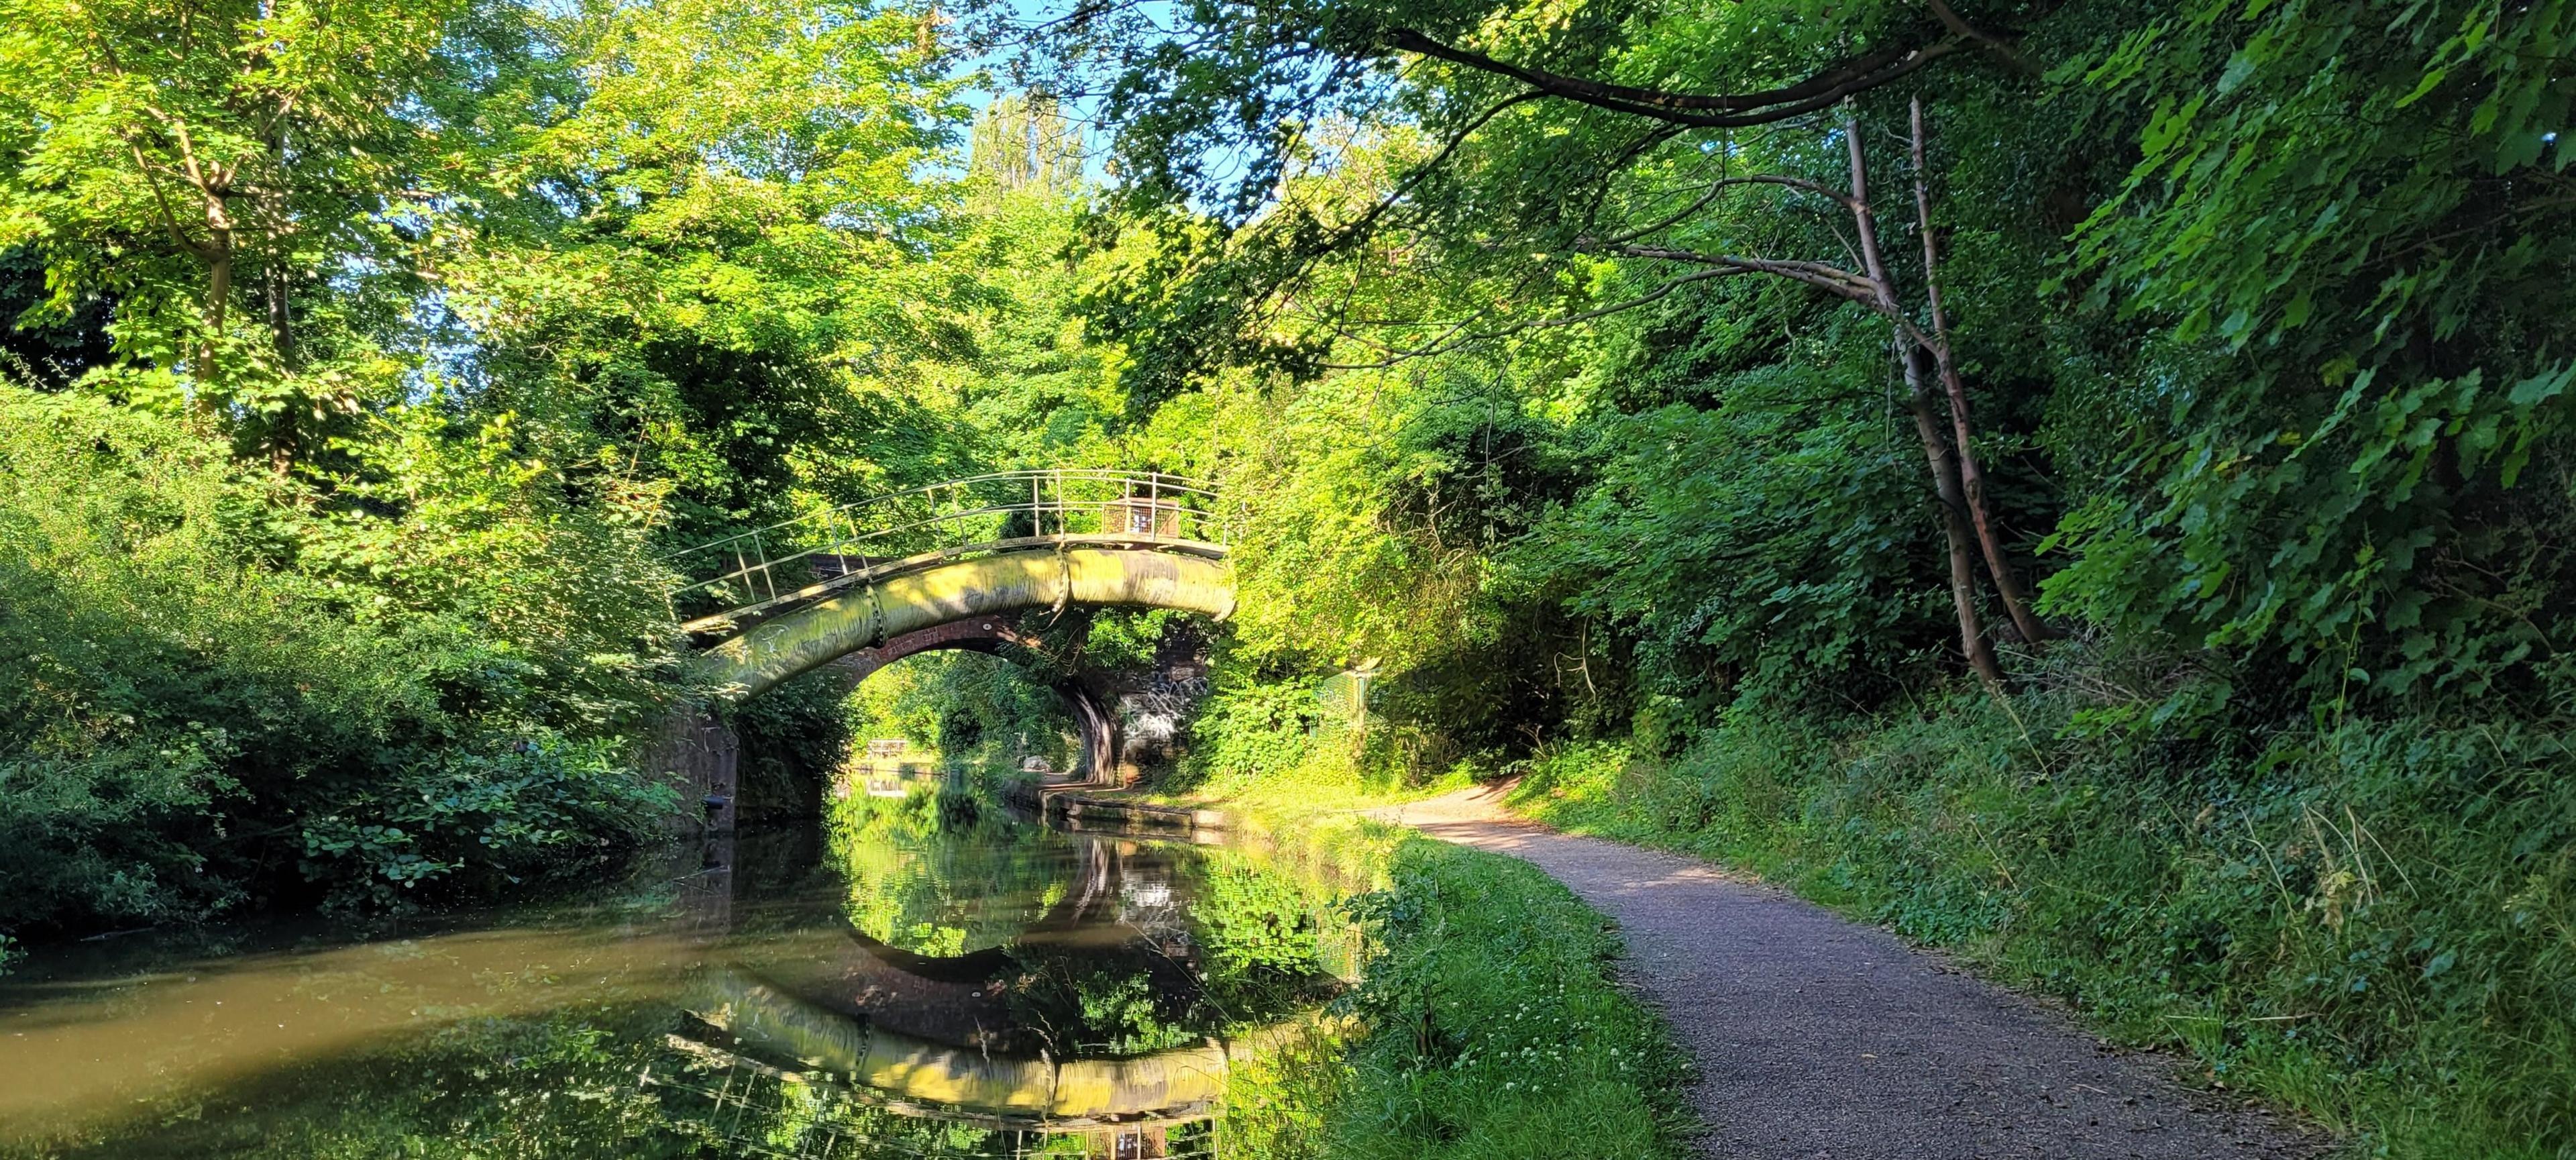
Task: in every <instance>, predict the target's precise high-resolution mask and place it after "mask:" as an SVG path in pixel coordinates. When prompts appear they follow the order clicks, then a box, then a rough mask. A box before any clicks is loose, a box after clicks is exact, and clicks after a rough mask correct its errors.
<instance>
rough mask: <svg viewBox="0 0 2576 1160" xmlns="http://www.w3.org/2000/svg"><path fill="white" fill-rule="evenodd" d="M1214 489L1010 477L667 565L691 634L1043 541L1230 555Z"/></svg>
mask: <svg viewBox="0 0 2576 1160" xmlns="http://www.w3.org/2000/svg"><path fill="white" fill-rule="evenodd" d="M1229 522H1230V521H1228V520H1227V519H1226V518H1225V516H1224V514H1223V513H1221V512H1220V510H1219V508H1218V504H1217V493H1216V491H1215V489H1213V488H1212V487H1210V486H1209V485H1207V484H1205V483H1203V482H1200V481H1198V480H1193V479H1189V478H1186V477H1184V476H1178V475H1168V474H1164V473H1162V472H1155V471H1111V470H1106V469H1092V468H1064V469H1049V470H1043V471H1002V472H994V473H992V474H989V475H977V476H970V477H967V478H965V479H953V480H949V481H947V482H944V483H935V484H931V485H930V486H928V487H916V488H912V489H909V490H906V491H897V492H889V493H887V494H884V495H878V496H871V497H869V498H867V499H863V500H860V501H858V502H857V503H850V504H843V505H841V506H839V507H834V508H826V509H823V510H821V511H817V512H814V513H812V514H809V515H805V516H800V517H798V518H796V519H793V520H789V521H786V522H785V523H779V524H773V525H770V526H769V527H765V528H758V529H754V530H752V531H748V532H742V533H738V534H736V535H731V536H727V537H725V538H723V539H720V540H715V541H711V542H709V543H704V544H699V545H697V546H695V547H691V548H684V549H681V550H680V551H678V552H674V553H672V554H671V555H669V556H667V557H665V558H664V562H665V563H666V564H667V565H669V566H670V568H671V570H672V571H674V572H676V573H678V574H679V575H680V576H681V577H683V580H682V582H681V583H680V584H679V585H678V586H676V587H674V588H673V589H672V590H671V592H670V598H671V611H672V614H673V616H674V617H675V618H677V619H679V620H680V621H681V622H682V627H684V628H687V629H689V630H690V631H693V632H694V631H703V630H705V629H708V628H712V627H720V626H722V625H724V624H727V623H730V622H733V621H735V620H737V619H739V618H742V617H746V616H750V615H754V614H758V613H763V612H773V611H777V610H779V609H781V608H784V607H787V606H791V605H794V604H798V603H802V602H804V601H807V600H811V599H816V598H819V597H821V596H823V595H827V594H829V593H831V592H835V591H839V590H841V589H844V588H847V587H850V586H852V585H854V584H861V583H866V582H868V581H870V580H873V579H874V578H876V577H880V576H883V575H886V574H888V573H890V572H893V571H900V570H902V569H903V568H906V567H911V566H917V565H920V564H923V563H929V562H936V561H939V560H945V559H952V558H955V557H957V556H959V555H964V554H968V553H973V552H977V551H984V550H1001V549H1006V548H1013V547H1025V546H1034V545H1037V544H1064V543H1083V542H1099V543H1116V544H1121V545H1129V546H1145V547H1172V548H1178V549H1183V550H1189V551H1195V552H1199V553H1202V554H1212V555H1221V554H1223V552H1224V550H1225V547H1226V543H1227V534H1228V524H1229Z"/></svg>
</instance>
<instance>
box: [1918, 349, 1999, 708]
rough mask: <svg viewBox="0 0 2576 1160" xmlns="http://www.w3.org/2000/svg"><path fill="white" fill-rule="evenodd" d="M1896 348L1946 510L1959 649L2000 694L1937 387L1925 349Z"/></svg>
mask: <svg viewBox="0 0 2576 1160" xmlns="http://www.w3.org/2000/svg"><path fill="white" fill-rule="evenodd" d="M1895 348H1896V361H1897V364H1898V365H1899V366H1900V367H1902V368H1903V369H1904V371H1905V410H1906V413H1907V414H1909V415H1911V416H1913V418H1914V431H1915V433H1916V434H1917V435H1920V436H1921V437H1922V439H1923V459H1924V462H1925V464H1926V465H1927V466H1928V467H1930V469H1931V471H1932V494H1933V497H1934V500H1935V501H1936V502H1937V503H1938V505H1939V506H1940V508H1941V535H1942V538H1943V540H1944V541H1945V542H1946V543H1947V545H1948V547H1949V556H1950V603H1951V605H1952V606H1953V608H1955V609H1956V611H1957V612H1958V616H1959V648H1960V650H1961V651H1962V652H1964V653H1966V654H1967V657H1968V667H1970V668H1972V669H1975V670H1976V671H1977V677H1978V679H1979V680H1982V681H1984V682H1985V683H1986V687H1987V688H1989V689H1993V690H1996V691H1997V692H1998V693H1999V694H2000V692H2001V690H2002V689H2003V683H2004V669H2003V665H2002V664H2001V663H2000V662H1998V661H1997V660H1996V659H1995V650H1994V646H1993V645H1992V644H1991V643H1989V642H1988V641H1987V640H1986V633H1985V629H1984V628H1983V627H1982V626H1981V625H1980V624H1979V623H1978V620H1977V564H1976V558H1975V556H1974V554H1973V553H1971V552H1970V551H1969V549H1968V541H1969V539H1970V538H1971V536H1972V535H1973V533H1972V532H1971V531H1970V529H1969V527H1968V521H1967V518H1966V517H1965V516H1964V515H1962V514H1961V511H1962V509H1963V508H1965V506H1966V504H1965V502H1964V497H1963V496H1962V494H1961V492H1962V491H1963V489H1962V488H1961V486H1960V482H1959V471H1958V465H1957V464H1956V463H1955V462H1954V461H1953V460H1952V459H1951V458H1950V446H1949V440H1948V438H1947V437H1946V436H1944V435H1943V434H1942V432H1941V419H1940V416H1938V415H1935V414H1933V411H1934V409H1935V408H1934V407H1933V405H1932V389H1931V387H1930V385H1929V384H1927V383H1925V382H1924V381H1923V378H1924V375H1923V362H1924V354H1923V351H1922V348H1920V347H1917V346H1915V345H1913V344H1912V343H1909V342H1906V341H1905V340H1903V339H1901V338H1900V339H1898V340H1897V341H1896V344H1895Z"/></svg>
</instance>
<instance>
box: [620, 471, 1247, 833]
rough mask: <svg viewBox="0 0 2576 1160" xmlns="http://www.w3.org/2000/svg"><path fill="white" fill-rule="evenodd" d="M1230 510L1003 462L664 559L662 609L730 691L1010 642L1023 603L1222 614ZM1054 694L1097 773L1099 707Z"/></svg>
mask: <svg viewBox="0 0 2576 1160" xmlns="http://www.w3.org/2000/svg"><path fill="white" fill-rule="evenodd" d="M1231 523H1232V521H1230V520H1229V519H1228V518H1227V513H1226V512H1225V511H1224V510H1223V509H1222V507H1221V506H1220V504H1219V502H1218V496H1217V494H1216V492H1215V490H1214V489H1213V488H1211V487H1209V486H1208V485H1207V484H1205V483H1201V482H1199V481H1196V480H1191V479H1188V478H1185V477H1182V476H1176V475H1169V474H1164V473H1161V472H1137V471H1112V470H1104V469H1072V468H1067V469H1050V470H1040V471H1007V472H995V473H992V474H987V475H978V476H973V477H970V478H965V479H957V480H950V481H947V482H944V483H938V484H933V485H930V486H928V487H918V488H912V489H909V490H905V491H898V492H891V493H888V494H885V495H879V496H874V497H871V498H869V499H865V500H861V501H859V502H857V503H851V504H844V505H841V506H838V507H833V508H826V509H822V510H819V511H815V512H812V513H810V514H807V515H805V516H801V517H799V518H797V519H794V520H790V521H787V522H785V523H780V524H775V525H772V526H769V527H765V528H758V529H755V530H752V531H747V532H742V533H739V534H736V535H732V536H727V537H725V538H723V539H720V540H715V541H712V542H709V543H705V544H700V545H697V546H695V547H692V548H688V549H685V550H682V551H680V552H677V553H674V554H672V555H671V556H669V557H667V558H666V561H665V563H666V564H667V566H668V567H669V568H670V569H671V571H672V572H674V573H676V574H677V575H678V576H679V577H681V579H680V581H679V583H677V584H676V585H675V586H673V587H672V588H671V589H670V591H669V598H670V604H671V610H672V616H673V618H674V619H675V620H677V621H678V622H679V624H680V627H681V629H682V630H683V631H685V632H686V633H688V634H689V636H690V638H691V641H692V642H693V644H694V645H695V646H696V647H695V648H694V649H693V651H692V653H691V655H690V657H689V659H688V661H687V663H686V672H687V675H688V676H689V677H690V678H691V679H692V681H693V682H694V683H696V684H698V685H700V686H702V687H704V688H706V689H707V690H709V691H710V693H711V694H712V695H713V696H714V697H716V698H717V699H719V700H725V701H742V700H746V699H749V698H751V697H756V696H759V695H760V694H762V693H765V692H767V691H769V690H771V689H774V688H777V687H778V686H779V685H781V684H783V683H785V682H787V681H789V680H793V679H794V678H796V677H798V676H802V675H804V674H806V673H810V672H813V671H815V670H816V669H819V668H822V667H824V666H825V665H835V666H836V667H837V668H838V669H839V671H841V672H842V673H843V674H844V675H845V676H846V677H847V679H849V680H850V682H851V683H852V684H853V685H855V684H856V683H857V682H858V681H860V680H864V679H866V677H867V675H868V674H869V673H872V672H874V671H875V670H876V669H878V668H881V667H883V666H885V665H887V664H891V663H893V662H894V661H896V660H900V659H902V658H903V657H906V656H910V655H913V654H915V653H919V652H926V651H930V650H932V649H943V648H964V649H978V650H982V651H987V652H991V651H997V650H998V649H999V648H1000V646H1001V645H1003V644H1007V643H1013V642H1014V641H1015V640H1016V639H1017V634H1016V626H1015V625H1014V624H1013V623H1012V620H1013V619H1015V615H1014V614H1017V613H1020V612H1023V611H1027V610H1031V609H1049V610H1059V611H1060V610H1062V609H1064V608H1066V607H1068V606H1071V605H1120V606H1129V607H1143V608H1169V609H1175V610H1178V611H1183V612H1194V613H1199V614H1201V615H1205V616H1209V617H1213V618H1216V619H1220V620H1221V619H1224V618H1225V617H1227V616H1230V615H1232V614H1233V612H1234V574H1233V570H1232V568H1231V566H1230V565H1229V564H1228V563H1227V560H1226V553H1227V545H1228V542H1229V538H1230V535H1229V533H1230V527H1231ZM1020 643H1025V642H1024V641H1022V642H1020ZM1069 699H1070V700H1072V701H1073V702H1074V703H1073V705H1072V708H1073V710H1074V715H1075V717H1076V719H1077V721H1078V723H1079V724H1080V725H1081V727H1082V734H1083V747H1084V750H1085V766H1086V771H1087V772H1088V773H1090V774H1092V775H1093V776H1097V774H1098V771H1099V768H1100V766H1101V764H1102V762H1103V761H1104V760H1105V759H1106V757H1107V756H1108V754H1109V753H1110V752H1111V750H1110V741H1111V738H1110V718H1109V717H1108V715H1107V714H1106V713H1104V712H1103V711H1102V710H1101V708H1100V707H1099V706H1097V705H1094V704H1090V703H1088V701H1087V700H1086V699H1084V698H1081V697H1078V696H1077V697H1070V698H1069ZM725 780H726V781H727V782H729V781H730V778H726V779H725ZM728 794H729V791H728Z"/></svg>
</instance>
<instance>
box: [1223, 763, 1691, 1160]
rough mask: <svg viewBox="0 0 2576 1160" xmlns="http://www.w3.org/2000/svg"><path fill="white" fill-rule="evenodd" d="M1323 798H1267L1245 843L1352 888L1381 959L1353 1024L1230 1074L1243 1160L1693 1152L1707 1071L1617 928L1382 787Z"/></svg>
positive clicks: (1229, 1131)
mask: <svg viewBox="0 0 2576 1160" xmlns="http://www.w3.org/2000/svg"><path fill="white" fill-rule="evenodd" d="M1312 789H1313V792H1310V793H1307V794H1304V795H1300V796H1295V797H1291V796H1287V795H1282V796H1281V797H1279V798H1276V799H1269V800H1265V801H1262V802H1259V803H1255V804H1252V805H1249V806H1248V807H1246V808H1245V809H1244V810H1243V812H1242V813H1241V814H1240V815H1239V819H1238V825H1239V828H1240V830H1241V832H1239V833H1237V834H1234V835H1232V836H1231V837H1230V839H1229V844H1230V845H1233V846H1235V847H1236V848H1238V849H1241V850H1245V851H1247V852H1251V853H1253V854H1254V855H1256V856H1257V858H1258V859H1259V860H1261V861H1265V862H1269V863H1274V864H1278V865H1281V866H1284V867H1287V868H1289V872H1288V874H1287V877H1288V878H1290V879H1293V880H1296V881H1301V882H1306V883H1321V884H1327V885H1329V886H1331V887H1333V888H1334V892H1335V895H1336V897H1337V902H1336V903H1335V905H1336V906H1337V907H1338V909H1339V910H1340V911H1341V913H1342V915H1343V916H1344V917H1345V918H1346V920H1347V921H1350V922H1353V923H1355V924H1356V929H1357V931H1358V932H1359V933H1360V934H1362V935H1363V936H1364V944H1363V945H1364V947H1365V956H1364V958H1363V959H1362V961H1360V962H1359V963H1358V964H1357V967H1358V970H1357V971H1356V976H1357V979H1358V982H1357V985H1356V987H1355V988H1353V989H1352V990H1351V991H1350V992H1349V993H1347V994H1345V995H1344V996H1342V997H1341V998H1340V999H1339V1000H1338V1001H1337V1002H1336V1003H1335V1004H1334V1007H1333V1011H1334V1013H1335V1014H1336V1015H1337V1016H1341V1017H1344V1018H1342V1019H1337V1020H1332V1021H1327V1022H1324V1023H1321V1024H1319V1025H1317V1027H1316V1030H1315V1032H1314V1033H1313V1034H1312V1035H1311V1036H1309V1037H1307V1038H1306V1039H1304V1040H1302V1041H1291V1042H1288V1043H1285V1044H1283V1045H1282V1046H1281V1049H1280V1052H1279V1054H1278V1055H1276V1056H1275V1057H1273V1058H1271V1059H1270V1060H1267V1061H1265V1062H1264V1063H1262V1064H1261V1065H1259V1066H1256V1067H1252V1068H1249V1069H1246V1070H1245V1071H1243V1072H1241V1073H1239V1074H1237V1075H1235V1076H1233V1077H1232V1078H1231V1079H1230V1081H1229V1084H1228V1091H1227V1102H1226V1114H1225V1117H1224V1119H1223V1120H1222V1121H1221V1126H1220V1134H1219V1136H1218V1140H1219V1141H1220V1143H1221V1144H1222V1145H1223V1146H1225V1147H1226V1148H1228V1149H1231V1150H1233V1151H1232V1153H1231V1154H1235V1155H1244V1156H1256V1157H1265V1158H1272V1160H1308V1158H1323V1157H1368V1158H1378V1157H1383V1158H1387V1160H1394V1158H1398V1157H1405V1158H1413V1157H1459V1158H1461V1160H1464V1158H1467V1157H1488V1156H1493V1157H1530V1158H1532V1160H1539V1158H1546V1157H1557V1156H1562V1155H1565V1150H1566V1148H1567V1141H1569V1140H1581V1141H1583V1142H1584V1143H1583V1148H1584V1151H1585V1154H1586V1155H1595V1156H1603V1157H1618V1158H1623V1160H1661V1158H1666V1157H1679V1156H1682V1155H1685V1154H1687V1147H1686V1144H1687V1141H1688V1140H1689V1138H1690V1136H1691V1134H1692V1127H1693V1124H1692V1121H1691V1119H1690V1116H1689V1113H1688V1110H1687V1109H1686V1108H1685V1107H1684V1106H1683V1103H1682V1092H1681V1087H1682V1084H1683V1083H1684V1082H1686V1081H1687V1078H1688V1065H1687V1062H1686V1061H1685V1059H1684V1057H1683V1056H1682V1054H1681V1053H1680V1050H1679V1049H1678V1048H1677V1047H1675V1046H1674V1045H1673V1043H1672V1041H1671V1039H1670V1038H1669V1036H1668V1034H1667V1031H1666V1029H1665V1027H1664V1025H1663V1023H1662V1021H1661V1020H1660V1018H1659V1017H1658V1016H1656V1015H1655V1014H1654V1013H1652V1012H1651V1011H1649V1010H1647V1009H1646V1008H1645V1007H1644V1006H1643V1005H1641V1004H1640V1003H1639V1002H1638V1001H1637V999H1636V998H1635V996H1634V995H1633V994H1631V993H1630V992H1629V991H1628V990H1626V989H1625V988H1623V987H1622V986H1621V985H1620V984H1619V982H1618V975H1617V972H1618V969H1619V959H1620V956H1621V955H1622V953H1623V950H1622V945H1621V943H1620V940H1619V936H1618V933H1617V931H1616V930H1615V929H1614V928H1613V927H1612V926H1611V924H1610V923H1609V922H1608V920H1606V919H1604V918H1603V917H1602V916H1601V915H1600V914H1599V913H1597V912H1595V911H1593V910H1592V909H1591V908H1589V907H1587V906H1585V905H1583V903H1582V902H1581V901H1580V900H1579V899H1577V898H1575V896H1574V894H1573V893H1572V892H1571V891H1569V890H1567V889H1566V888H1565V887H1564V886H1563V885H1561V884H1559V883H1558V882H1556V881H1555V880H1554V879H1552V878H1549V877H1548V876H1547V875H1546V874H1545V873H1543V872H1541V871H1540V870H1538V869H1537V868H1536V867H1534V866H1531V865H1530V864H1528V863H1526V862H1522V861H1520V860H1518V859H1515V858H1509V857H1505V856H1503V855H1499V854H1492V853H1487V852H1484V851H1480V850H1471V849H1467V848H1465V847H1460V846H1452V845H1449V844H1447V843H1443V842H1438V841H1434V840H1432V839H1429V838H1425V837H1423V836H1421V835H1419V834H1416V833H1413V832H1412V831H1410V830H1406V829H1403V828H1402V827H1397V826H1389V825H1383V824H1379V823H1375V822H1368V821H1363V820H1361V818H1360V817H1359V816H1358V815H1357V814H1356V813H1355V812H1353V807H1355V806H1356V805H1358V804H1361V803H1363V802H1367V801H1374V800H1378V799H1379V796H1380V795H1376V794H1366V793H1354V792H1352V791H1351V790H1350V789H1349V788H1348V787H1347V786H1345V787H1344V788H1342V789H1340V790H1338V791H1336V790H1335V789H1332V788H1329V787H1328V786H1327V785H1320V784H1318V785H1314V786H1313V787H1312ZM1273 909H1276V908H1273Z"/></svg>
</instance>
